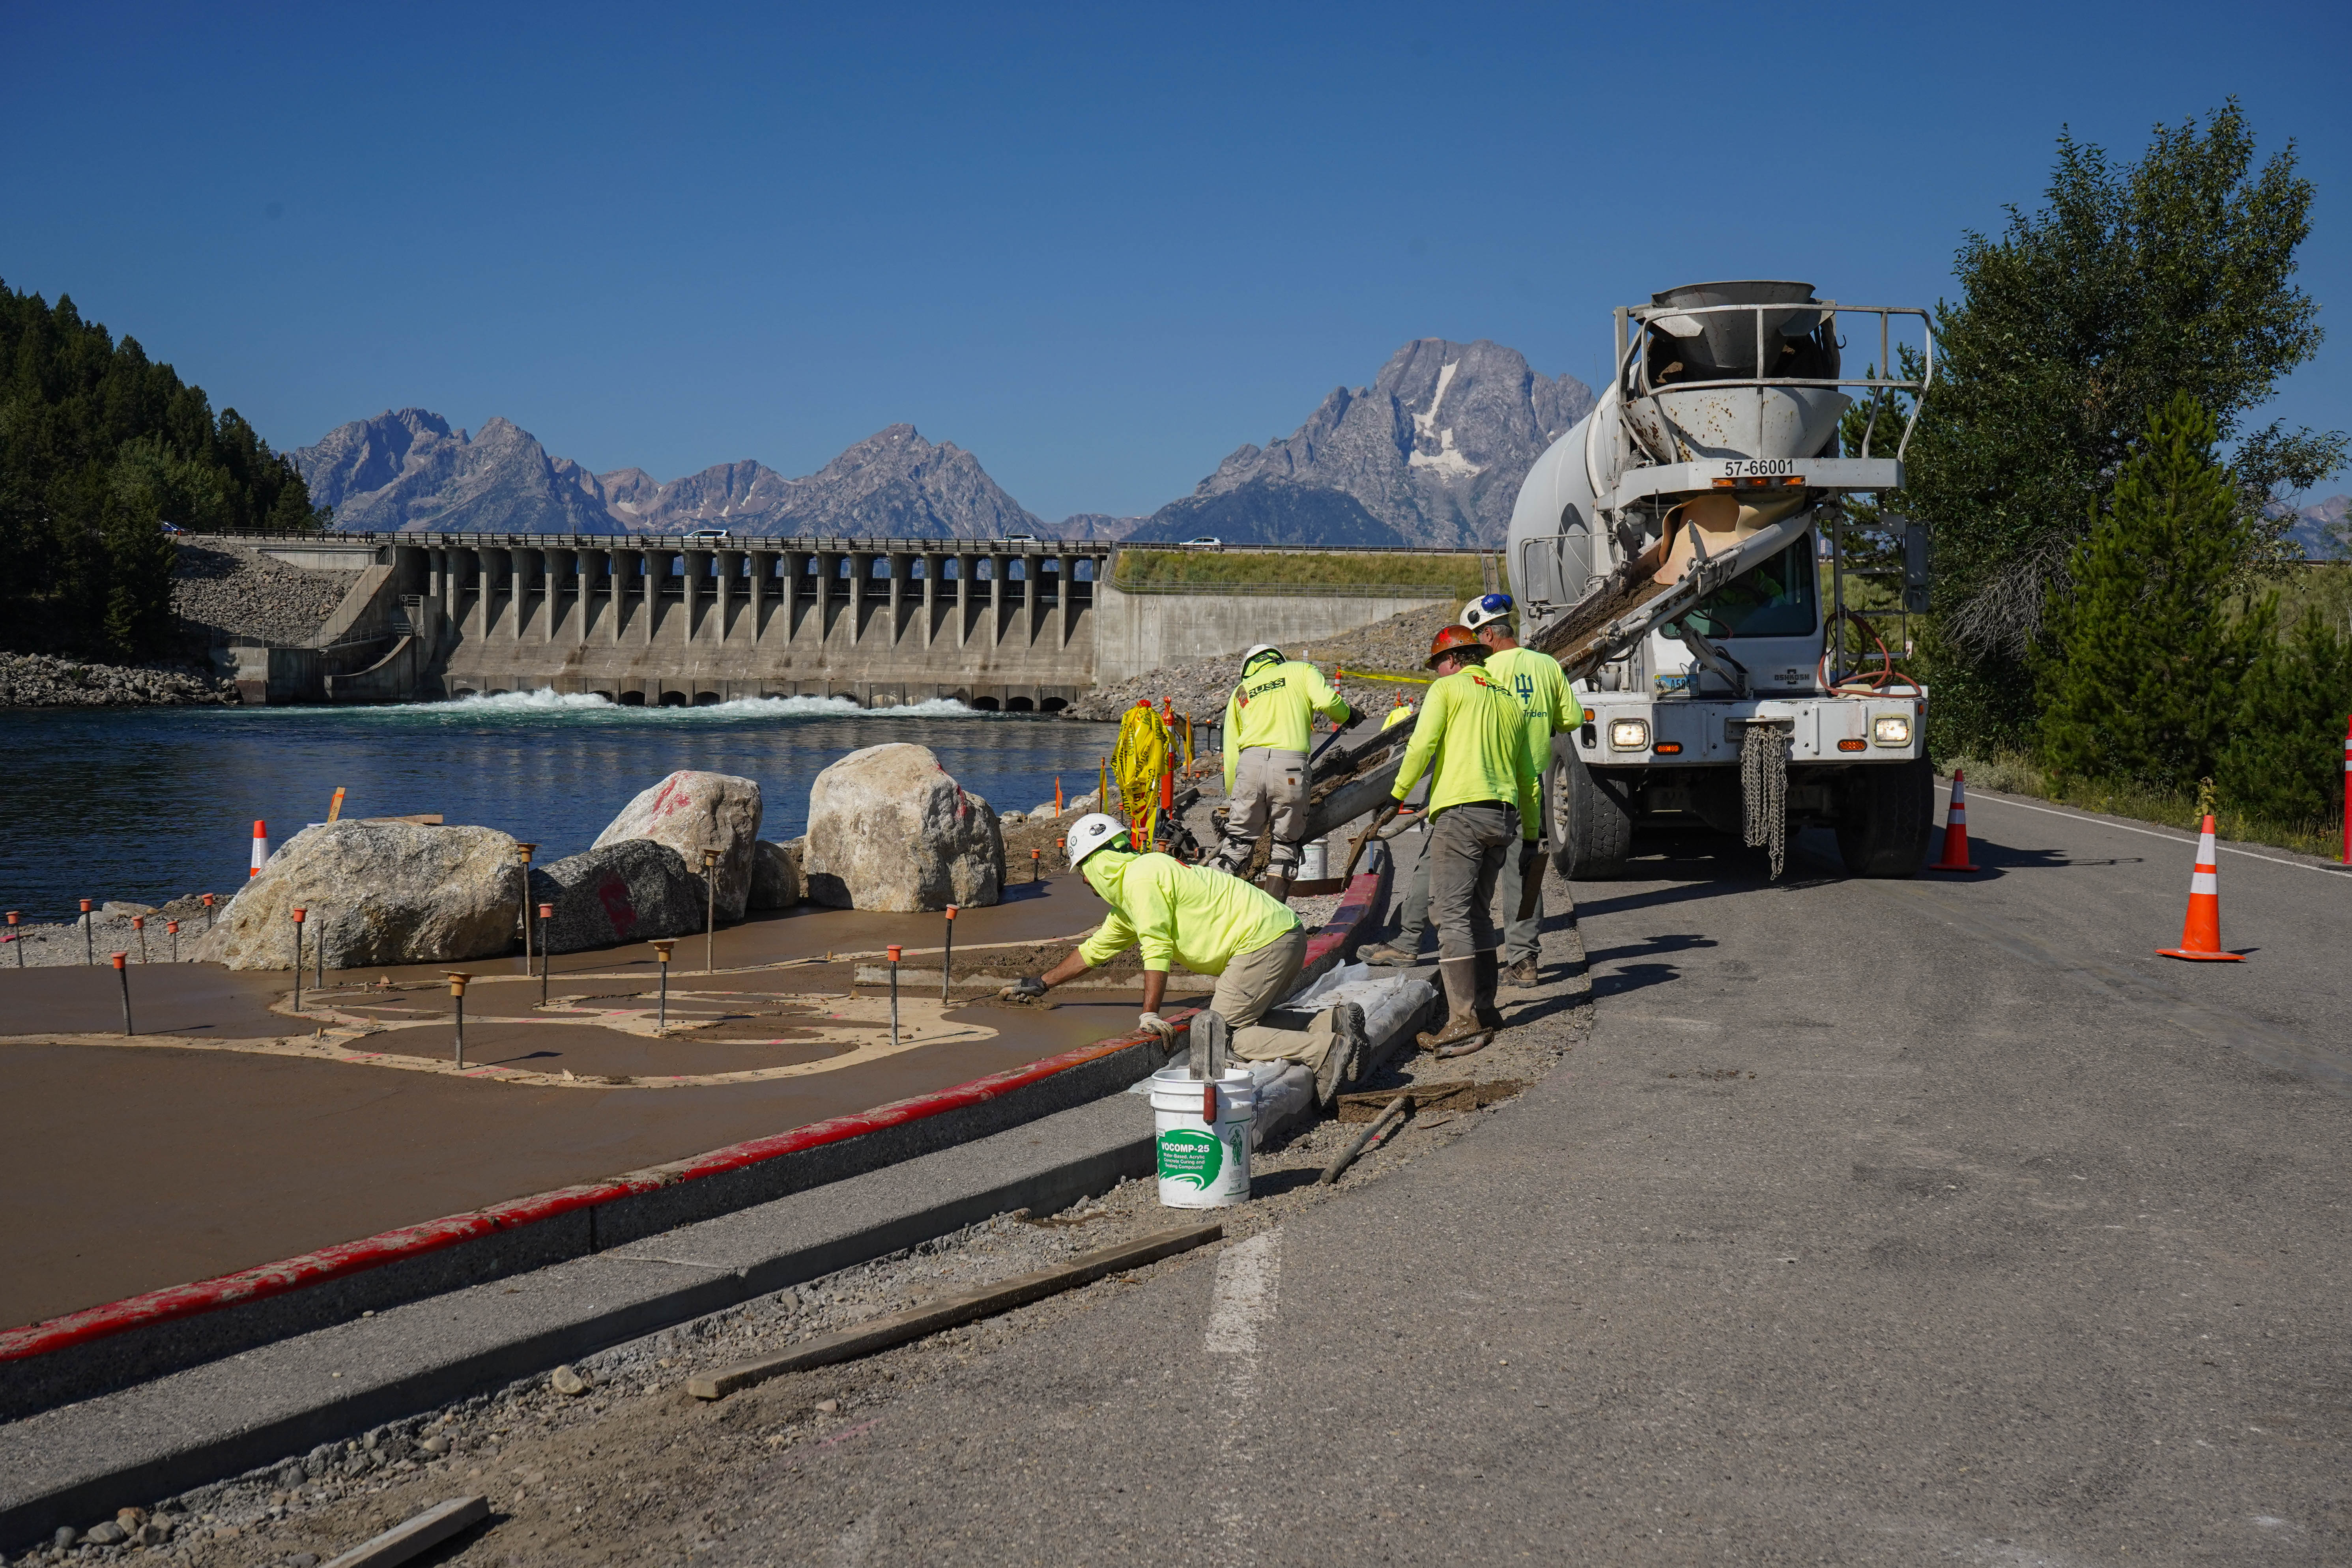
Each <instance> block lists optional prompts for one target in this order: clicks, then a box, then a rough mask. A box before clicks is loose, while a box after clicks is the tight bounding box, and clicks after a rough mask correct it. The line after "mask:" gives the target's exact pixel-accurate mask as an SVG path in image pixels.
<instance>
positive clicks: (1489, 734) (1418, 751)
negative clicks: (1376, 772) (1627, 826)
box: [1391, 665, 1543, 838]
mask: <svg viewBox="0 0 2352 1568" xmlns="http://www.w3.org/2000/svg"><path fill="white" fill-rule="evenodd" d="M1424 768H1427V769H1431V770H1432V773H1431V784H1430V786H1429V808H1428V809H1429V815H1430V816H1432V817H1434V816H1437V814H1438V813H1439V812H1442V811H1444V809H1445V808H1446V807H1448V806H1452V805H1469V804H1471V803H1472V802H1475V801H1482V800H1491V801H1495V802H1497V803H1498V804H1500V805H1516V806H1517V807H1518V808H1519V837H1522V838H1539V837H1542V836H1543V808H1542V803H1541V802H1540V801H1539V800H1538V797H1537V793H1536V791H1537V785H1536V770H1535V767H1534V765H1533V764H1532V763H1530V762H1529V761H1528V722H1527V720H1526V718H1525V717H1524V716H1523V715H1522V714H1521V713H1520V712H1519V704H1518V700H1517V698H1515V697H1513V696H1512V695H1511V694H1510V693H1509V692H1508V691H1506V690H1505V689H1503V688H1502V686H1501V685H1500V684H1499V683H1497V682H1496V680H1495V679H1493V678H1492V677H1491V676H1489V675H1488V674H1487V673H1486V671H1485V670H1484V669H1482V668H1478V667H1477V666H1475V665H1474V666H1472V667H1471V668H1468V669H1462V670H1456V671H1455V672H1454V674H1452V675H1448V676H1443V677H1441V678H1439V679H1436V680H1434V681H1432V682H1431V683H1430V688H1429V697H1428V700H1426V701H1424V702H1423V704H1422V705H1421V717H1420V719H1418V720H1417V721H1414V723H1413V727H1412V740H1411V741H1409V742H1406V743H1405V749H1404V762H1403V763H1402V765H1401V766H1399V767H1398V769H1397V779H1396V788H1395V790H1394V791H1393V792H1391V793H1392V794H1393V795H1395V797H1396V798H1397V799H1398V800H1402V799H1404V797H1405V796H1406V795H1410V794H1412V786H1413V785H1414V784H1416V783H1418V782H1419V781H1420V779H1421V774H1422V770H1423V769H1424Z"/></svg>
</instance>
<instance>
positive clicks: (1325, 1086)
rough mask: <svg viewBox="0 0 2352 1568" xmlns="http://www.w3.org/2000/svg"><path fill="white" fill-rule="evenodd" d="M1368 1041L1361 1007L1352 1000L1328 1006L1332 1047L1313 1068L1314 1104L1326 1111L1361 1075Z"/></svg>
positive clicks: (1368, 1044) (1368, 1047)
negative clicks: (1315, 1067) (1319, 1064)
mask: <svg viewBox="0 0 2352 1568" xmlns="http://www.w3.org/2000/svg"><path fill="white" fill-rule="evenodd" d="M1369 1049H1370V1041H1369V1040H1368V1039H1367V1038H1366V1037H1365V1032H1364V1010H1363V1009H1362V1008H1361V1007H1359V1006H1357V1005H1355V1004H1354V1003H1353V1002H1342V1003H1340V1004H1339V1005H1338V1006H1337V1007H1334V1008H1332V1009H1331V1046H1330V1048H1329V1049H1328V1050H1327V1051H1325V1052H1324V1053H1323V1065H1322V1066H1321V1067H1319V1068H1317V1069H1316V1071H1315V1103H1316V1104H1317V1105H1318V1106H1320V1107H1321V1108H1322V1109H1323V1110H1327V1111H1328V1110H1330V1109H1331V1106H1332V1104H1333V1102H1334V1101H1336V1100H1338V1099H1339V1096H1340V1095H1341V1094H1342V1093H1344V1092H1345V1091H1346V1090H1348V1089H1352V1088H1354V1087H1355V1086H1356V1084H1357V1083H1358V1081H1360V1079H1362V1078H1363V1076H1364V1056H1365V1053H1366V1052H1367V1051H1368V1050H1369Z"/></svg>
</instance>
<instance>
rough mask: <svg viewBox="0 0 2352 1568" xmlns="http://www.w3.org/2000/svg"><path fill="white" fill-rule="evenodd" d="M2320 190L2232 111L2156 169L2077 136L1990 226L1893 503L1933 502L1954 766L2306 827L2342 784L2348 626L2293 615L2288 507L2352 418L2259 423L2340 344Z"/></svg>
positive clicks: (2350, 650) (2159, 159)
mask: <svg viewBox="0 0 2352 1568" xmlns="http://www.w3.org/2000/svg"><path fill="white" fill-rule="evenodd" d="M2312 199H2313V189H2312V186H2311V184H2310V182H2309V181H2307V180H2305V179H2304V178H2303V177H2302V176H2301V175H2300V174H2297V173H2296V167H2295V155H2294V146H2293V144H2292V143H2289V144H2288V145H2287V146H2286V147H2285V148H2284V150H2283V151H2281V152H2279V153H2275V154H2274V155H2273V156H2272V157H2271V158H2270V159H2269V160H2268V161H2267V162H2265V163H2262V164H2261V165H2260V166H2259V167H2257V166H2256V164H2255V145H2254V137H2253V133H2252V130H2251V129H2250V128H2249V126H2248V125H2247V123H2246V121H2245V117H2244V115H2243V113H2242V110H2241V109H2240V107H2239V106H2238V104H2237V103H2236V101H2235V100H2231V101H2230V102H2228V103H2227V104H2226V105H2225V106H2224V107H2223V108H2222V109H2221V110H2218V111H2216V112H2215V113H2213V114H2211V115H2210V116H2209V117H2207V119H2206V121H2205V122H2204V124H2203V125H2201V126H2200V125H2199V124H2198V123H2197V122H2195V121H2189V122H2187V123H2184V124H2182V125H2179V126H2158V128H2157V129H2156V132H2155V135H2154V139H2153V140H2152V142H2150V143H2149V145H2148V146H2147V149H2146V151H2145V152H2144V153H2142V154H2141V155H2140V157H2139V158H2138V159H2137V161H2135V162H2128V163H2126V162H2119V161H2118V160H2116V159H2115V158H2113V157H2111V156H2109V155H2108V154H2107V153H2105V151H2104V150H2103V149H2100V148H2098V147H2095V146H2088V145H2084V144H2082V143H2079V142H2075V141H2074V140H2073V139H2072V138H2071V137H2070V136H2063V135H2062V136H2061V138H2060V140H2059V142H2058V153H2057V162H2056V166H2055V168H2054V170H2053V174H2052V177H2051V181H2050V184H2049V186H2048V189H2047V191H2046V193H2045V201H2044V205H2042V207H2041V208H2040V209H2039V210H2037V211H2032V212H2027V211H2024V210H2021V209H2020V208H2018V207H2014V206H2012V207H2011V208H2009V209H2008V218H2009V221H2008V223H2007V226H2005V228H2004V229H2003V230H2002V232H2001V233H2000V235H1998V236H1997V237H1989V236H1986V235H1981V234H1970V235H1969V236H1968V237H1966V240H1965V242H1964V243H1963V244H1962V246H1961V247H1960V249H1959V252H1958V258H1957V265H1956V267H1955V272H1956V274H1957V276H1958V280H1959V284H1960V297H1959V299H1958V300H1957V301H1947V302H1945V303H1943V304H1941V305H1939V306H1938V308H1937V312H1936V338H1937V367H1936V382H1935V384H1934V386H1933V387H1932V388H1931V389H1930V391H1929V393H1928V395H1927V402H1926V405H1925V407H1924V408H1923V409H1922V410H1921V411H1920V418H1919V425H1918V428H1917V430H1916V434H1915V435H1914V437H1913V439H1912V442H1911V447H1910V451H1909V453H1908V461H1907V463H1906V486H1907V488H1906V489H1905V490H1904V491H1903V492H1902V493H1901V494H1899V495H1894V496H1890V497H1887V498H1885V499H1886V510H1887V511H1889V512H1891V513H1895V514H1900V515H1906V516H1912V517H1917V518H1920V519H1922V520H1925V521H1927V524H1928V527H1929V529H1930V536H1931V539H1932V542H1933V550H1934V560H1935V570H1936V583H1935V588H1934V598H1933V606H1932V607H1933V614H1931V615H1930V616H1928V617H1927V627H1926V633H1925V636H1924V637H1922V639H1921V641H1922V644H1923V658H1922V660H1921V662H1922V666H1923V668H1922V674H1923V675H1924V676H1925V677H1926V679H1927V681H1928V684H1929V686H1930V689H1931V691H1932V694H1933V695H1932V701H1931V703H1930V710H1929V737H1930V743H1931V745H1932V746H1933V747H1934V748H1935V750H1936V751H1937V753H1938V754H1939V755H1945V756H1950V755H1957V754H1969V755H1979V756H1981V755H1988V754H1994V753H1998V752H2025V753H2028V754H2030V755H2031V756H2032V758H2033V759H2034V760H2035V761H2037V762H2039V763H2041V765H2042V768H2043V769H2044V771H2045V773H2048V774H2049V775H2051V776H2052V777H2053V779H2056V780H2061V781H2063V780H2064V779H2068V778H2075V779H2085V780H2105V781H2118V782H2120V781H2128V782H2131V783H2135V784H2145V785H2149V786H2153V787H2156V788H2159V789H2171V790H2184V789H2193V788H2196V787H2198V785H2199V784H2200V783H2201V782H2202V781H2205V780H2209V779H2210V780H2211V781H2213V784H2215V786H2216V787H2217V788H2218V790H2219V791H2220V793H2221V796H2222V798H2223V799H2224V800H2226V801H2227V802H2228V803H2229V804H2230V805H2234V806H2235V807H2237V808H2239V809H2241V810H2243V811H2247V812H2250V813H2252V814H2255V815H2260V816H2270V817H2273V818H2275V819H2278V820H2282V821H2284V822H2289V823H2295V822H2306V821H2309V820H2311V819H2312V818H2315V817H2325V816H2327V815H2328V814H2329V813H2330V811H2331V810H2332V809H2333V806H2332V805H2331V803H2332V802H2334V801H2336V799H2337V798H2338V792H2340V790H2341V787H2342V784H2341V777H2340V773H2339V770H2340V768H2341V765H2342V750H2341V748H2342V744H2343V736H2344V727H2345V721H2346V718H2347V714H2352V638H2347V636H2346V634H2345V630H2344V628H2342V627H2339V626H2333V625H2330V624H2328V623H2327V622H2326V621H2324V620H2323V619H2322V618H2321V617H2320V616H2319V614H2318V612H2317V611H2316V610H2315V609H2314V610H2306V611H2305V614H2304V615H2303V616H2301V617H2300V619H2299V620H2298V621H2297V623H2296V624H2294V625H2292V626H2281V625H2280V624H2279V619H2280V617H2279V613H2278V607H2277V606H2278V597H2277V593H2276V588H2277V585H2278V584H2279V582H2280V580H2281V578H2282V575H2283V574H2284V573H2285V572H2288V571H2293V570H2307V568H2300V567H2294V566H2291V565H2290V564H2289V562H2290V561H2291V559H2292V557H2293V555H2294V547H2293V545H2292V542H2290V541H2288V540H2286V539H2285V537H2284V533H2285V530H2286V528H2287V526H2288V524H2289V523H2290V522H2291V521H2293V519H2292V514H2291V512H2290V511H2289V510H2288V509H2287V507H2286V506H2285V504H2284V500H2285V498H2286V497H2288V496H2290V495H2293V494H2294V493H2295V492H2298V491H2301V490H2305V489H2309V488H2310V487H2312V486H2314V485H2315V484H2318V483H2319V482H2321V481H2322V480H2324V479H2326V478H2328V476H2329V475H2331V474H2332V473H2334V472H2336V470H2337V469H2338V468H2340V467H2341V466H2342V464H2343V461H2344V458H2345V453H2346V437H2345V436H2344V435H2343V433H2341V432H2337V431H2324V432H2323V431H2313V430H2309V429H2289V428H2287V427H2285V426H2284V425H2282V424H2280V423H2277V422H2273V423H2271V424H2269V425H2266V426H2262V427H2259V428H2250V427H2249V424H2248V420H2249V416H2250V415H2251V414H2252V411H2253V410H2255V409H2256V408H2258V407H2259V406H2260V405H2262V404H2263V403H2264V402H2265V401H2267V400H2268V399H2269V397H2270V396H2271V394H2272V392H2273V388H2274V387H2275V385H2276V384H2277V382H2278V380H2279V378H2281V377H2282V376H2284V375H2285V374H2287V373H2288V372H2290V371H2292V370H2293V369H2294V367H2295V366H2296V365H2298V364H2302V363H2305V362H2307V361H2309V360H2310V359H2312V358H2313V357H2314V356H2315V354H2316V353H2318V349H2319V344H2320V341H2321V336H2322V334H2321V331H2320V328H2319V325H2318V321H2317V316H2318V307H2317V305H2316V304H2315V302H2314V301H2313V300H2312V299H2311V298H2310V296H2309V295H2307V294H2305V292H2304V291H2303V290H2302V289H2298V288H2296V287H2295V286H2294V271H2295V259H2294V258H2295V252H2296V249H2297V247H2300V246H2301V245H2302V243H2303V242H2304V240H2305V238H2306V237H2308V236H2309V234H2310V211H2311V205H2312Z"/></svg>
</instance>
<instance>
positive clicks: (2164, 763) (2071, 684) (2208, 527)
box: [2040, 392, 2276, 789]
mask: <svg viewBox="0 0 2352 1568" xmlns="http://www.w3.org/2000/svg"><path fill="white" fill-rule="evenodd" d="M2217 439H2218V432H2217V431H2216V429H2215V427H2214V423H2213V418H2212V416H2210V415H2209V414H2207V413H2206V412H2205V411H2204V409H2202V408H2200V406H2198V404H2197V400H2196V399H2195V398H2194V397H2191V396H2190V395H2189V394H2188V393H2185V392H2182V393H2176V394H2174V395H2173V397H2172V399H2171V401H2170V402H2168V403H2167V404H2166V405H2164V406H2163V407H2161V408H2160V409H2158V411H2157V412H2156V414H2155V416H2154V417H2152V418H2151V419H2150V420H2149V421H2148V425H2147V432H2146V434H2145V435H2144V436H2143V437H2141V439H2140V442H2139V445H2138V446H2137V448H2136V449H2135V450H2134V451H2133V452H2132V454H2131V455H2130V457H2129V458H2127V459H2126V461H2125V463H2124V465H2123V469H2122V472H2121V473H2120V474H2119V475H2118V476H2117V477H2116V484H2115V489H2114V493H2113V494H2112V495H2111V496H2110V498H2109V499H2108V501H2107V504H2106V505H2105V506H2104V507H2096V508H2095V510H2093V511H2092V513H2091V516H2090V522H2089V530H2088V533H2087V536H2086V537H2085V538H2084V540H2083V542H2082V543H2081V544H2079V545H2077V546H2076V547H2075V549H2074V553H2073V556H2072V558H2071V559H2070V560H2069V562H2068V570H2067V574H2066V581H2065V583H2064V584H2063V585H2062V586H2060V587H2055V588H2053V589H2052V591H2051V593H2050V597H2049V602H2048V605H2047V608H2046V612H2045V613H2046V615H2047V617H2048V622H2049V626H2050V629H2051V632H2052V635H2053V642H2054V644H2055V651H2054V653H2053V655H2051V656H2049V657H2046V658H2043V659H2042V661H2041V670H2040V674H2041V687H2042V726H2041V731H2042V761H2043V763H2045V764H2046V765H2047V766H2048V767H2049V769H2050V771H2051V772H2052V773H2053V774H2054V775H2058V776H2064V775H2066V774H2075V775H2079V776H2085V777H2093V778H2097V777H2109V778H2130V779H2137V780H2140V781H2143V782H2145V783H2148V784H2159V785H2167V786H2169V787H2172V788H2175V789H2187V788H2190V787H2193V786H2194V784H2196V782H2197V781H2198V780H2199V779H2200V778H2202V777H2205V776H2207V775H2208V774H2210V773H2211V772H2212V769H2213V766H2214V762H2215V758H2216V756H2217V755H2218V753H2219V752H2220V751H2221V746H2222V744H2223V742H2225V741H2226V740H2227V738H2228V736H2229V732H2230V724H2231V720H2232V718H2233V717H2234V716H2235V710H2236V707H2237V699H2238V695H2239V688H2240V683H2241V679H2242V676H2243V674H2244V672H2245V670H2246V668H2247V667H2248V666H2249V665H2251V664H2252V662H2253V660H2254V658H2255V657H2256V655H2257V654H2258V653H2259V652H2260V651H2261V650H2262V648H2263V647H2264V646H2266V645H2268V644H2270V643H2273V642H2274V641H2275V640H2276V637H2275V632H2274V626H2275V620H2276V600H2275V598H2274V597H2272V598H2265V599H2264V600H2263V602H2262V603H2261V604H2259V605H2256V606H2255V607H2254V609H2253V611H2252V613H2251V614H2249V615H2247V616H2244V617H2243V618H2242V619H2240V620H2238V621H2237V622H2236V623H2235V624H2232V623H2231V619H2230V617H2229V615H2228V610H2227V604H2226V601H2227V598H2228V590H2229V585H2230V584H2231V581H2232V579H2234V578H2235V577H2236V576H2237V575H2238V574H2239V571H2240V569H2241V568H2242V565H2243V563H2244V562H2245V558H2246V554H2247V552H2248V551H2250V550H2251V549H2252V548H2253V542H2254V541H2253V529H2252V523H2251V522H2250V521H2249V520H2248V518H2247V515H2246V511H2245V509H2244V508H2243V507H2242V505H2241V504H2240V500H2239V494H2238V490H2237V484H2236V479H2235V477H2234V476H2233V475H2232V474H2231V471H2230V470H2229V469H2228V468H2225V467H2223V466H2222V465H2221V463H2219V462H2218V461H2216V460H2215V458H2214V456H2213V447H2214V443H2215V441H2216V440H2217Z"/></svg>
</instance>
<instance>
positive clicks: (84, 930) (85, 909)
mask: <svg viewBox="0 0 2352 1568" xmlns="http://www.w3.org/2000/svg"><path fill="white" fill-rule="evenodd" d="M96 923H97V922H96V921H92V920H91V919H90V918H89V900H88V899H84V900H82V901H81V961H82V962H83V963H86V964H88V965H89V966H90V967H91V968H93V969H95V968H97V967H98V949H97V945H96V943H97V939H96V938H94V937H92V936H91V935H90V927H91V926H93V925H95V924H96Z"/></svg>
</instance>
